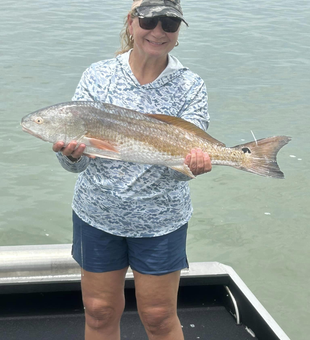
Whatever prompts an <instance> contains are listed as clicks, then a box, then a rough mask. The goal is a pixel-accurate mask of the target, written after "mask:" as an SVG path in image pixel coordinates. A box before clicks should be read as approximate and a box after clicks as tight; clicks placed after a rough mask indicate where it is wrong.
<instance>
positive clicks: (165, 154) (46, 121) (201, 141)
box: [21, 101, 290, 178]
mask: <svg viewBox="0 0 310 340" xmlns="http://www.w3.org/2000/svg"><path fill="white" fill-rule="evenodd" d="M21 125H22V128H23V130H24V131H26V132H28V133H30V134H32V135H34V136H35V137H38V138H41V139H42V140H44V141H48V142H51V143H55V142H57V141H63V142H65V144H68V143H69V142H70V141H72V140H75V141H77V142H78V143H84V144H85V145H86V149H85V152H84V153H85V154H88V155H94V156H97V157H102V158H109V159H114V160H122V161H127V162H135V163H144V164H157V165H165V166H168V167H170V168H172V169H174V170H177V171H179V172H182V173H184V174H186V175H187V176H190V177H195V176H194V175H193V174H192V172H191V171H190V169H189V168H188V166H187V165H185V164H184V161H185V157H186V155H187V154H188V153H189V152H190V151H191V150H192V149H194V148H200V149H201V150H203V151H204V152H207V153H208V154H209V156H210V158H211V163H212V164H213V165H227V166H231V167H234V168H237V169H241V170H244V171H248V172H252V173H254V174H257V175H261V176H267V177H274V178H283V177H284V175H283V173H282V172H281V170H280V168H279V166H278V164H277V161H276V155H277V153H278V151H279V150H280V149H281V148H282V147H283V146H284V145H285V144H287V143H288V142H289V141H290V137H286V136H276V137H270V138H264V139H260V140H257V141H253V142H250V143H246V144H242V145H237V146H235V147H232V148H228V147H226V146H225V145H224V144H223V143H221V142H220V141H218V140H216V139H214V138H213V137H211V136H210V135H209V134H207V133H206V132H204V131H203V130H201V129H200V128H198V127H197V126H195V125H194V124H192V123H190V122H187V121H185V120H183V119H181V118H178V117H172V116H166V115H160V114H143V113H139V112H137V111H134V110H129V109H126V108H122V107H119V106H115V105H112V104H107V103H102V102H92V101H72V102H66V103H61V104H56V105H52V106H49V107H47V108H44V109H40V110H37V111H35V112H33V113H30V114H28V115H27V116H25V117H24V118H23V119H22V121H21Z"/></svg>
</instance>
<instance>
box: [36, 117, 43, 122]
mask: <svg viewBox="0 0 310 340" xmlns="http://www.w3.org/2000/svg"><path fill="white" fill-rule="evenodd" d="M34 121H35V122H36V123H37V124H42V123H43V118H41V117H37V118H36V119H35V120H34Z"/></svg>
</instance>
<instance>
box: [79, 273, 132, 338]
mask: <svg viewBox="0 0 310 340" xmlns="http://www.w3.org/2000/svg"><path fill="white" fill-rule="evenodd" d="M126 272H127V267H126V268H124V269H121V270H115V271H110V272H105V273H92V272H88V271H86V270H82V280H81V282H82V296H83V303H84V307H85V340H120V319H121V316H122V313H123V310H124V305H125V301H124V282H125V275H126Z"/></svg>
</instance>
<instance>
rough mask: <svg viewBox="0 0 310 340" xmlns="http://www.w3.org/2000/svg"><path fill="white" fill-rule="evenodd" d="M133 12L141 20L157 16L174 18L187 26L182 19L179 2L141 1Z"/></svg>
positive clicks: (173, 0)
mask: <svg viewBox="0 0 310 340" xmlns="http://www.w3.org/2000/svg"><path fill="white" fill-rule="evenodd" d="M133 1H134V2H136V1H139V0H133ZM135 10H136V13H137V16H139V17H142V18H151V17H159V16H167V17H176V18H180V19H181V20H182V21H183V22H184V23H185V24H186V25H187V26H188V23H187V22H186V21H185V20H184V18H183V12H182V8H181V4H180V0H142V2H141V4H140V5H139V6H137V7H136V9H135Z"/></svg>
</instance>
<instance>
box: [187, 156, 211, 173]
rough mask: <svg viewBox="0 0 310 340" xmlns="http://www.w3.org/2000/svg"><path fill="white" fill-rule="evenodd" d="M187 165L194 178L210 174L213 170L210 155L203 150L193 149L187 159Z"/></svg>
mask: <svg viewBox="0 0 310 340" xmlns="http://www.w3.org/2000/svg"><path fill="white" fill-rule="evenodd" d="M185 164H186V165H188V167H189V168H190V170H191V172H192V173H193V175H194V176H197V175H201V174H204V173H206V172H210V171H211V169H212V164H211V159H210V157H209V155H208V154H207V153H206V152H203V151H202V150H201V149H192V150H191V152H190V153H189V154H188V155H187V156H186V158H185Z"/></svg>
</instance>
